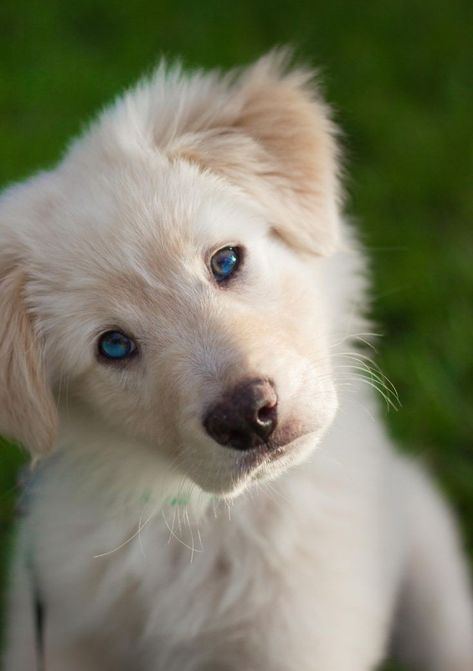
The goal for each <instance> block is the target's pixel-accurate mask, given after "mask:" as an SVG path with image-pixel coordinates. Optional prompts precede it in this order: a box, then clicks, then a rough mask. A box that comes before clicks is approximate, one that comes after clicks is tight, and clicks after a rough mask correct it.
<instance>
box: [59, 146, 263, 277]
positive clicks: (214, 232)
mask: <svg viewBox="0 0 473 671" xmlns="http://www.w3.org/2000/svg"><path fill="white" fill-rule="evenodd" d="M71 181H72V182H73V183H72V184H71V188H72V192H73V196H72V198H71V200H70V201H69V203H68V209H69V212H70V214H71V221H70V223H69V227H70V228H72V230H71V231H67V233H68V235H71V239H74V243H75V244H73V245H72V244H71V245H70V251H72V252H73V253H74V251H75V252H76V253H78V254H82V259H83V260H84V261H86V262H87V256H88V255H89V256H90V260H91V261H92V262H93V260H94V259H96V258H97V252H99V253H100V252H101V254H100V264H99V265H100V268H101V269H102V270H104V269H106V268H107V265H109V266H110V270H119V269H122V270H124V271H125V270H127V271H134V272H137V271H141V272H143V273H145V274H148V273H150V272H152V273H156V274H157V275H158V276H159V275H160V274H161V271H162V270H163V269H164V268H167V269H169V264H170V263H174V264H178V265H180V264H182V263H185V262H189V261H190V260H191V259H195V258H196V257H201V256H202V255H205V254H206V253H208V252H209V251H211V250H212V249H214V248H218V246H222V245H225V244H237V243H242V242H244V241H246V240H249V239H250V240H251V239H252V238H257V237H259V236H261V235H262V234H263V233H264V231H265V230H266V228H267V225H266V224H265V222H264V221H263V219H262V217H261V215H260V214H259V212H258V210H257V207H256V205H255V204H253V203H252V202H250V201H249V199H248V198H247V197H245V196H244V195H243V194H242V193H241V192H240V191H239V190H237V189H236V188H234V187H233V186H232V185H230V184H228V183H226V182H225V181H224V180H222V179H221V178H219V177H217V176H215V175H213V174H212V173H208V172H202V171H201V170H200V169H198V168H197V167H196V166H194V165H192V164H190V163H187V162H186V161H183V160H179V161H170V160H168V159H166V158H165V157H159V158H156V159H155V160H150V159H149V158H148V159H146V160H145V159H143V158H142V159H141V160H136V159H135V160H130V158H124V159H123V160H122V161H120V162H116V163H115V164H114V165H112V166H107V170H102V171H101V172H100V173H99V174H95V175H92V174H83V175H82V180H81V182H80V186H79V188H75V189H74V186H75V185H77V175H74V179H73V180H71ZM74 182H75V184H74ZM91 241H92V242H93V244H92V245H91ZM92 250H93V251H94V253H92V254H90V251H92Z"/></svg>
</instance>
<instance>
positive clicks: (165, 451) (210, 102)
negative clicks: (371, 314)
mask: <svg viewBox="0 0 473 671" xmlns="http://www.w3.org/2000/svg"><path fill="white" fill-rule="evenodd" d="M337 163H338V157H337V147H336V142H335V131H334V127H333V124H332V121H331V119H330V114H329V111H328V109H327V107H326V105H325V103H324V102H323V101H322V100H321V99H320V96H319V94H318V93H317V91H316V89H315V88H314V85H313V83H312V79H311V77H310V73H307V72H306V71H305V70H300V69H292V70H291V69H287V67H286V65H285V60H284V56H283V55H282V54H281V53H273V54H271V55H269V56H267V57H265V58H263V59H261V60H260V61H258V62H257V63H256V64H255V65H254V66H252V67H251V68H248V69H246V70H243V71H241V72H234V73H230V74H227V75H221V74H220V73H217V72H214V73H202V72H194V73H191V74H186V73H184V72H182V71H181V70H180V69H179V68H167V67H166V66H164V65H163V66H161V67H160V68H159V69H158V70H157V72H156V74H155V75H154V77H152V78H151V79H150V80H146V81H144V82H142V83H141V84H140V85H138V86H137V87H136V88H135V89H133V90H131V91H130V92H128V93H127V94H125V95H124V96H123V97H121V98H119V99H118V100H117V101H116V103H115V104H114V105H112V106H111V107H110V108H108V109H107V110H105V111H104V112H103V113H102V114H101V115H100V116H99V118H98V119H97V120H96V121H95V122H94V123H93V124H92V126H91V127H90V129H89V130H88V131H87V132H86V133H85V134H84V135H83V136H82V137H80V138H79V139H78V140H76V141H75V142H74V143H73V144H72V146H71V147H70V148H69V150H68V152H67V153H66V155H65V157H64V159H63V160H62V161H61V163H60V164H59V165H58V166H57V167H56V168H55V169H54V170H52V171H50V172H47V173H44V174H41V175H39V176H36V177H33V178H32V179H31V180H29V181H28V182H26V183H24V184H22V185H18V186H14V187H12V188H10V189H8V190H7V191H6V192H5V193H4V194H3V196H2V198H1V200H0V308H1V314H2V323H1V325H0V431H2V432H3V433H5V434H6V435H8V436H10V437H12V438H15V439H17V440H19V441H21V442H23V443H24V444H25V446H27V447H28V448H30V449H31V451H32V453H33V455H34V456H35V457H44V455H45V454H46V453H47V452H50V453H51V454H50V456H48V457H47V458H45V459H42V460H41V462H40V464H39V466H38V467H37V468H36V471H35V475H34V479H33V483H32V485H31V488H30V489H31V491H30V498H31V502H30V506H29V512H28V515H27V517H26V519H25V520H24V521H23V523H22V525H21V529H20V532H19V538H18V543H17V551H16V559H15V563H14V581H13V583H14V584H13V587H12V590H11V597H10V611H9V627H8V629H9V633H8V646H7V652H6V657H5V668H6V670H7V671H26V670H28V671H30V670H31V669H34V668H35V659H34V644H33V630H32V612H31V570H30V564H31V563H32V564H33V566H34V572H35V575H36V577H37V581H38V586H39V588H40V591H41V594H42V596H43V599H44V603H45V605H46V608H47V636H46V649H47V671H64V670H65V669H67V671H94V670H97V671H98V670H99V669H100V671H106V670H107V669H110V670H111V669H113V670H114V671H118V670H119V669H123V670H125V669H126V670H129V669H134V670H136V671H204V670H205V671H225V670H227V671H236V669H239V670H242V669H244V670H245V671H261V670H262V669H268V670H269V669H271V671H292V670H293V671H296V670H297V671H301V670H307V671H309V670H311V671H315V670H316V671H369V670H373V669H375V668H376V666H377V665H378V664H379V662H380V661H381V660H382V659H383V657H384V655H385V654H386V652H387V648H388V645H389V642H390V639H391V635H392V632H393V631H395V632H396V640H397V641H398V643H399V645H400V649H401V650H403V651H404V655H405V656H406V658H408V659H409V660H410V661H411V662H412V663H413V664H416V665H417V666H418V668H421V669H428V671H473V615H472V607H471V599H470V596H469V586H468V580H467V576H466V570H465V567H464V564H463V561H462V559H461V553H460V550H459V548H458V540H457V537H456V532H455V527H454V524H453V522H452V520H451V518H450V515H449V513H448V511H447V509H446V507H445V505H444V503H443V502H442V501H441V500H440V498H439V496H438V495H437V494H436V493H435V490H434V488H433V487H432V485H431V484H430V482H429V481H428V478H427V477H426V476H425V474H424V473H423V472H422V470H421V469H420V468H418V467H417V466H415V465H413V464H411V463H409V462H408V461H406V460H405V459H404V458H401V457H400V456H398V455H397V454H396V453H395V452H394V450H393V449H392V447H391V445H390V442H389V440H388V438H387V437H386V435H385V433H384V430H383V428H382V424H381V422H380V419H379V417H378V411H377V402H376V400H375V398H374V395H373V390H372V389H371V388H370V387H367V386H366V384H365V382H364V380H363V379H360V378H359V376H357V375H355V374H353V370H352V369H353V366H358V367H360V366H363V365H365V363H364V360H361V363H360V358H359V357H360V355H359V353H357V350H356V340H357V338H358V337H360V336H361V337H362V336H363V333H364V332H366V330H367V327H366V324H365V320H364V318H363V316H362V314H363V309H364V304H365V285H366V281H365V271H364V262H363V256H362V254H361V252H360V250H359V248H358V245H357V243H356V242H355V241H354V238H353V234H352V232H351V229H350V227H349V226H348V224H347V223H346V222H345V221H344V220H343V219H342V217H341V215H340V213H339V208H340V187H339V183H338V176H337ZM229 244H233V245H240V246H242V247H244V249H245V257H244V262H243V267H242V270H241V272H240V274H239V276H238V277H237V278H236V279H235V281H234V282H233V283H231V284H230V285H229V286H228V287H226V288H225V289H223V288H222V287H217V286H216V285H215V283H214V282H212V280H211V278H210V276H209V271H208V262H209V258H210V256H211V254H212V253H213V252H215V251H216V250H218V249H220V248H222V247H224V246H226V245H229ZM110 328H120V329H122V330H125V331H126V332H127V333H130V334H132V335H133V336H134V337H135V338H136V340H137V341H138V343H139V350H140V353H139V356H138V357H137V358H135V359H134V360H133V361H130V362H129V363H128V364H127V365H125V366H114V365H110V364H108V365H105V364H104V363H103V362H100V361H98V360H97V357H96V347H97V345H96V341H97V338H98V336H99V335H100V333H102V332H104V331H106V330H108V329H110ZM254 377H263V378H270V379H272V380H273V381H274V384H275V386H276V389H277V393H278V396H279V402H278V409H279V427H280V430H281V432H282V433H281V435H285V436H287V440H289V443H288V445H287V446H286V448H285V449H282V450H281V455H280V457H279V458H278V459H275V460H273V461H271V462H270V461H264V462H263V463H261V464H260V465H258V466H254V467H250V466H249V465H248V463H247V461H246V460H245V454H244V453H243V454H242V453H239V452H237V451H236V450H233V449H231V448H227V447H222V446H220V445H217V444H216V443H215V442H214V441H213V440H212V439H211V438H210V437H209V436H208V435H207V434H206V433H205V431H204V429H203V426H202V417H203V415H204V413H205V411H206V409H208V408H209V407H210V406H211V405H212V403H214V402H215V401H216V400H218V399H219V398H220V397H221V396H222V394H223V393H224V392H225V391H226V390H227V389H229V388H231V387H232V386H233V385H235V384H237V383H239V382H240V381H241V380H243V379H249V378H254ZM278 430H279V429H278ZM398 611H399V612H402V617H401V618H400V620H399V621H400V625H399V626H397V625H396V619H395V614H396V612H398Z"/></svg>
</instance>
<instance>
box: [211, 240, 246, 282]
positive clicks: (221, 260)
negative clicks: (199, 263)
mask: <svg viewBox="0 0 473 671" xmlns="http://www.w3.org/2000/svg"><path fill="white" fill-rule="evenodd" d="M210 265H211V268H212V273H213V275H214V277H215V279H216V280H217V281H218V282H221V281H222V280H226V279H228V278H229V277H231V276H232V275H233V274H234V273H235V271H236V270H237V268H238V266H239V265H240V250H239V249H238V247H224V248H223V249H220V250H219V251H218V252H216V253H215V254H214V255H213V256H212V259H211V262H210Z"/></svg>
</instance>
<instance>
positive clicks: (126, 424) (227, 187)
mask: <svg viewBox="0 0 473 671" xmlns="http://www.w3.org/2000/svg"><path fill="white" fill-rule="evenodd" d="M260 67H261V66H260ZM281 81H282V80H278V85H279V86H281ZM275 86H276V84H275V82H273V88H274V87H275ZM291 86H292V88H293V89H294V91H297V94H298V95H299V96H300V106H302V107H304V105H305V106H306V107H307V106H310V105H312V106H313V105H314V103H313V102H311V101H309V100H308V98H307V93H303V92H302V90H298V87H297V86H296V85H295V83H294V84H293V85H291ZM291 90H292V89H291ZM286 93H287V92H286ZM239 95H240V97H241V90H240V91H239ZM296 97H297V96H296ZM189 104H190V103H189ZM270 107H271V105H269V107H268V111H266V112H265V113H264V114H265V115H266V117H268V118H267V119H266V123H268V124H270V123H271V119H270V118H269V116H270V113H269V109H270ZM304 111H305V112H307V110H306V109H305V107H304ZM315 111H316V110H315V108H314V109H312V110H311V113H312V114H314V120H313V126H314V129H317V132H318V133H319V135H320V137H319V136H318V137H317V144H318V146H317V147H314V146H311V147H310V149H311V151H314V150H316V149H317V151H319V153H320V152H322V154H323V152H324V151H325V152H326V155H322V156H319V158H318V161H326V162H330V160H332V159H331V157H330V155H329V154H327V151H328V150H327V147H325V149H324V144H323V143H324V142H325V143H326V144H327V143H329V140H328V134H327V133H326V135H327V137H326V138H325V139H324V135H323V133H324V132H325V131H323V130H320V128H319V127H318V125H319V126H320V123H321V122H320V119H319V118H318V117H316V115H315ZM240 114H241V112H240ZM106 122H107V119H105V123H106ZM294 122H295V120H293V119H291V118H289V119H284V123H285V124H286V125H287V124H293V123H294ZM109 123H110V122H109ZM226 123H229V121H227V122H226ZM258 123H262V121H261V120H258ZM317 124H318V125H317ZM314 129H313V132H314V133H315V130H314ZM286 130H287V129H284V128H282V129H281V131H280V133H279V134H278V132H277V131H276V134H275V137H276V138H277V140H278V142H279V145H281V133H282V132H286ZM100 133H101V135H100ZM103 133H104V131H103V129H99V132H96V136H95V137H94V135H93V134H92V137H87V138H86V139H85V140H82V141H81V142H79V144H78V145H77V146H76V147H75V148H74V149H73V150H72V152H71V154H70V156H69V157H68V158H67V159H66V161H65V162H64V164H63V165H62V166H60V168H59V169H58V170H57V171H56V173H55V174H54V177H52V178H51V180H52V181H54V186H52V184H51V185H50V191H51V192H54V193H53V195H51V193H50V195H49V198H48V199H44V198H43V201H42V202H43V205H42V208H43V210H45V211H46V210H47V213H46V215H45V214H44V212H43V213H42V224H41V226H42V227H41V229H40V230H38V234H37V238H36V239H34V241H33V242H31V240H29V241H28V244H29V245H30V248H31V250H33V248H34V262H33V263H32V265H31V268H28V269H27V270H26V275H27V276H28V277H27V279H23V281H24V284H23V285H22V287H23V288H22V290H21V291H22V295H23V300H24V301H25V302H26V305H27V312H28V314H29V315H30V314H34V329H35V333H36V334H38V336H39V338H40V339H41V354H42V364H41V365H42V373H41V375H44V376H46V378H47V380H48V383H47V384H48V385H49V386H50V390H51V396H52V397H55V399H56V400H57V401H58V402H59V405H60V407H61V406H62V409H63V410H62V411H63V413H64V415H67V408H66V405H67V406H68V407H71V405H74V404H76V405H77V406H78V407H80V408H81V412H82V416H85V417H87V415H89V416H90V417H91V418H92V417H93V418H94V419H97V418H98V419H99V420H100V422H101V423H102V425H103V426H108V427H110V430H111V431H114V432H116V431H118V432H119V434H120V435H121V436H129V437H130V440H132V441H133V443H134V444H136V442H138V443H139V444H141V445H142V446H143V448H144V449H146V450H148V451H152V452H153V451H154V452H156V453H157V454H158V453H159V454H160V455H164V457H165V458H166V459H167V460H168V462H169V464H170V465H171V466H172V468H173V469H175V470H176V472H177V473H179V474H181V475H183V476H185V477H186V478H188V479H190V480H191V481H192V482H194V483H195V484H197V485H198V486H200V487H201V488H202V489H204V490H205V491H208V492H213V493H218V494H224V495H232V494H235V493H237V492H239V491H241V490H242V489H243V488H244V487H245V486H246V485H247V484H248V483H250V482H251V481H253V480H258V479H264V478H268V477H274V476H275V475H277V474H278V473H280V472H281V471H282V470H283V469H285V468H286V467H287V466H288V465H290V464H292V463H296V462H298V461H300V460H301V459H302V458H303V457H304V456H305V455H306V454H307V453H308V452H309V451H310V450H312V449H313V447H314V446H315V445H316V444H317V441H318V440H319V438H320V436H321V435H322V434H323V432H324V430H325V429H326V428H327V426H328V424H329V423H330V421H331V419H332V418H333V415H334V412H335V408H336V395H335V391H334V385H333V381H332V375H331V370H330V352H329V330H330V325H329V324H328V317H327V311H326V306H325V305H324V294H325V291H324V286H323V285H322V284H321V282H320V279H319V277H318V266H317V260H314V257H313V256H309V252H313V251H314V250H313V249H310V248H308V244H307V241H306V240H305V239H304V238H305V237H309V238H311V239H312V240H314V241H315V240H316V239H317V231H314V232H313V234H312V235H311V232H310V231H309V232H307V224H304V223H303V220H309V221H310V218H311V217H312V218H313V219H314V220H315V219H317V217H318V219H317V225H318V226H321V222H320V219H323V218H324V217H325V226H326V227H327V228H329V227H330V226H331V223H330V222H329V221H328V220H329V219H330V216H329V215H328V214H327V211H326V210H330V209H331V208H334V207H335V206H334V205H333V203H332V202H331V201H332V200H333V193H331V192H329V190H330V189H329V187H330V185H329V181H330V180H329V177H324V170H323V168H322V167H320V166H319V168H318V170H319V173H320V174H315V173H314V166H311V165H310V164H309V163H310V162H309V163H308V164H307V165H305V164H304V158H303V156H301V157H298V158H297V160H298V161H299V164H300V165H299V164H298V165H295V158H294V157H292V154H291V152H293V151H294V146H293V145H294V144H295V145H297V143H298V142H299V140H300V139H299V138H298V136H297V132H296V131H293V133H292V135H293V137H292V138H291V142H290V143H289V144H287V146H286V147H284V143H283V145H281V146H279V145H278V146H277V151H278V152H279V153H281V152H282V154H283V157H284V152H286V154H287V156H286V165H280V164H278V165H277V166H274V165H273V167H272V169H271V171H269V172H268V165H272V164H271V161H274V160H275V157H274V156H272V155H271V151H270V150H271V146H268V142H266V144H265V143H264V142H263V141H257V140H256V139H255V138H253V137H252V136H251V133H250V129H248V130H245V132H240V130H238V131H235V129H234V128H233V129H232V130H231V131H228V129H227V130H225V131H224V132H222V131H219V132H217V134H215V133H213V134H212V132H210V135H209V134H208V129H206V131H205V133H200V134H199V133H197V134H189V133H187V134H186V133H185V132H182V133H181V134H178V135H177V140H174V142H173V143H172V144H171V145H169V146H168V147H167V149H166V151H158V150H157V149H156V147H155V146H153V145H152V143H151V144H150V146H146V147H143V146H142V144H140V143H137V144H136V145H133V146H131V147H130V146H126V145H124V144H123V143H121V145H120V143H117V144H116V145H115V146H114V147H113V151H110V148H109V147H108V146H107V142H105V141H103ZM308 135H310V134H309V133H307V136H306V141H307V142H309V144H310V143H311V142H312V145H313V144H314V142H313V140H311V139H310V137H308ZM260 136H262V134H261V133H260ZM222 143H223V148H222ZM223 149H225V150H226V151H225V161H223V159H222V155H221V152H222V151H223ZM306 150H307V148H303V147H302V145H301V147H300V148H298V151H299V152H302V154H303V153H304V151H306ZM274 151H276V150H274ZM276 158H277V157H276ZM311 160H313V157H312V159H311ZM307 161H309V159H307ZM317 165H318V163H317ZM255 166H256V167H255ZM304 169H306V170H307V171H309V170H312V172H313V173H314V174H311V176H310V178H311V180H318V182H317V183H316V184H317V189H319V190H320V189H322V187H323V186H324V181H323V180H324V179H325V180H326V182H327V183H326V184H325V188H326V190H327V193H326V194H324V199H326V200H327V203H324V202H323V200H324V199H322V198H320V197H319V198H316V197H315V196H314V194H313V193H310V192H309V189H308V187H307V186H306V181H307V175H305V174H304ZM331 169H332V166H331V165H328V166H326V170H327V173H330V171H331ZM286 170H287V171H289V175H287V174H286ZM294 170H296V171H297V174H296V175H294V174H292V172H293V171H294ZM255 171H256V174H254V173H255ZM260 173H262V174H260ZM275 174H276V175H277V179H278V180H279V182H278V181H276V183H273V182H272V181H271V180H273V179H274V175H275ZM268 175H269V176H268ZM294 179H295V180H296V182H295V183H294V181H293V180H294ZM333 179H334V178H333ZM317 189H316V192H317ZM298 190H299V193H298ZM46 200H48V203H47V204H46ZM311 207H312V210H311ZM317 208H318V210H317ZM35 209H36V211H38V209H40V208H39V205H36V206H35ZM324 210H325V211H324ZM298 217H300V219H301V221H300V234H299V235H298V234H297V222H294V218H296V219H297V218H298ZM285 219H287V221H284V220H285ZM322 223H323V222H322ZM27 236H31V231H28V233H27V234H26V237H27ZM329 237H330V233H329V232H328V231H326V239H327V238H329ZM313 244H314V245H315V244H316V243H315V242H313ZM320 246H321V247H323V242H322V240H320ZM35 375H36V377H37V376H38V375H39V373H36V374H35ZM44 384H45V383H44ZM66 388H67V403H66V402H65V400H64V399H65V396H64V389H66ZM41 393H43V394H44V393H45V392H44V389H43V390H42V392H41ZM61 393H62V394H63V396H62V399H63V400H62V403H61ZM49 412H51V410H50V409H49ZM9 421H10V424H11V422H12V420H11V418H10V420H9ZM28 421H29V418H28ZM8 428H9V427H7V430H8Z"/></svg>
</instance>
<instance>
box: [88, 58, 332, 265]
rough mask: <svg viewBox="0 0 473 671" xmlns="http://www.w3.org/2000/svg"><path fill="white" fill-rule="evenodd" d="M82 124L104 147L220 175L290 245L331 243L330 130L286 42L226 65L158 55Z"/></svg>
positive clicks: (310, 247)
mask: <svg viewBox="0 0 473 671" xmlns="http://www.w3.org/2000/svg"><path fill="white" fill-rule="evenodd" d="M94 128H95V130H94ZM91 130H92V133H91V134H90V136H89V140H92V141H93V142H94V143H97V142H101V143H102V144H103V147H104V150H105V151H110V147H113V146H114V145H119V144H121V145H122V146H123V145H127V146H129V145H130V143H133V142H135V143H137V144H139V145H140V146H141V147H143V146H148V148H151V149H154V150H156V151H159V152H162V153H163V154H165V155H166V156H168V157H169V158H170V159H172V160H179V159H182V160H186V161H189V162H192V163H193V164H195V165H197V166H198V167H199V168H200V169H202V170H204V171H210V172H212V173H214V174H216V175H219V176H220V177H222V178H224V179H226V180H228V181H229V182H231V183H232V184H233V185H235V186H237V187H239V188H240V190H242V191H243V192H245V193H246V194H247V195H249V196H250V197H251V198H252V199H253V200H254V201H255V203H256V204H257V205H259V206H260V207H261V208H262V210H263V213H264V216H265V217H266V218H267V220H268V222H269V223H270V225H271V226H272V228H273V230H274V232H275V233H276V234H277V235H278V236H280V237H281V238H282V239H283V240H284V241H285V242H286V243H288V244H289V245H291V246H293V247H295V248H296V249H297V250H299V251H302V252H306V253H311V254H330V253H331V252H333V251H334V250H335V249H336V248H337V245H338V240H339V209H340V204H341V200H342V198H341V188H340V179H339V164H340V160H339V158H340V157H339V154H340V151H339V147H338V143H337V135H338V132H337V129H336V127H335V124H334V122H333V120H332V114H331V110H330V108H329V106H328V105H327V104H326V103H325V102H324V100H323V98H322V96H321V93H320V87H319V85H318V82H317V73H316V72H315V71H314V70H313V69H310V68H307V67H304V66H299V65H293V58H292V52H291V50H290V49H287V48H279V49H275V50H273V51H271V52H270V53H268V54H266V55H265V56H263V57H262V58H260V59H259V60H257V61H256V62H255V63H253V64H252V65H249V66H247V67H243V68H238V69H234V70H230V71H229V72H226V73H225V72H223V73H222V72H220V71H217V70H214V71H209V72H206V71H201V70H196V71H191V72H186V71H185V70H184V69H183V68H182V67H181V66H180V65H179V64H178V65H174V66H172V65H171V66H170V65H167V64H166V63H165V62H164V61H163V62H162V63H161V64H160V65H159V67H158V68H157V70H156V71H155V73H154V75H153V76H152V77H150V78H148V79H145V80H143V81H142V82H140V83H139V84H138V85H137V86H136V87H135V88H134V89H131V90H130V91H129V92H127V93H126V94H125V95H124V96H123V97H121V98H119V99H118V100H117V102H116V103H115V104H114V105H113V106H112V107H111V108H109V109H107V110H105V112H104V113H102V115H101V116H100V117H99V120H98V122H97V124H96V125H95V127H92V129H91Z"/></svg>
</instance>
